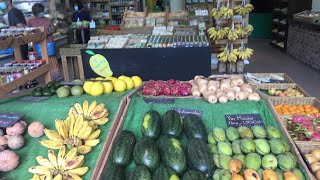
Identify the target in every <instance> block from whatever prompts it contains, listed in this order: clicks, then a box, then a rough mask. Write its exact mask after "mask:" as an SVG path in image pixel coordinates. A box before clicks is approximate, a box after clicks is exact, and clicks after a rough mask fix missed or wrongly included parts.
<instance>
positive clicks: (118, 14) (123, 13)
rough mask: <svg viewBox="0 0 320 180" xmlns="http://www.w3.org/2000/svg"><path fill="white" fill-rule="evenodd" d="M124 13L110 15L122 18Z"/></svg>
mask: <svg viewBox="0 0 320 180" xmlns="http://www.w3.org/2000/svg"><path fill="white" fill-rule="evenodd" d="M123 14H124V13H111V15H112V16H122V15H123Z"/></svg>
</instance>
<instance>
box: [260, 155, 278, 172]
mask: <svg viewBox="0 0 320 180" xmlns="http://www.w3.org/2000/svg"><path fill="white" fill-rule="evenodd" d="M277 166H278V160H277V158H276V157H275V156H274V155H272V154H267V155H265V156H263V158H262V167H263V168H264V169H271V170H275V169H276V168H277Z"/></svg>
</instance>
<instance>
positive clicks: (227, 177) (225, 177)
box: [220, 170, 231, 180]
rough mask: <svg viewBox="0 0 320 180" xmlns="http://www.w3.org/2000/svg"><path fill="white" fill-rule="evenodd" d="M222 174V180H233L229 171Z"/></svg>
mask: <svg viewBox="0 0 320 180" xmlns="http://www.w3.org/2000/svg"><path fill="white" fill-rule="evenodd" d="M220 173H221V174H220V175H221V180H230V179H231V173H230V172H229V171H226V170H223V171H222V172H220Z"/></svg>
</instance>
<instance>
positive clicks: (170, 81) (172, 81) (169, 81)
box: [167, 79, 176, 84]
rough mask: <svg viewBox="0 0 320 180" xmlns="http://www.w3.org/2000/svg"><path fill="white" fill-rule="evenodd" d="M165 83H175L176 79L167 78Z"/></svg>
mask: <svg viewBox="0 0 320 180" xmlns="http://www.w3.org/2000/svg"><path fill="white" fill-rule="evenodd" d="M167 83H168V84H175V83H176V80H174V79H169V80H168V81H167Z"/></svg>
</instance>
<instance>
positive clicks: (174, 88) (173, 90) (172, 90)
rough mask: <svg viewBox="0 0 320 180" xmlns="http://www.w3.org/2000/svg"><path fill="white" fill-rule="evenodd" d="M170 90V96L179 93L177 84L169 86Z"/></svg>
mask: <svg viewBox="0 0 320 180" xmlns="http://www.w3.org/2000/svg"><path fill="white" fill-rule="evenodd" d="M170 91H171V96H179V95H180V91H179V86H173V87H171V89H170Z"/></svg>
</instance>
